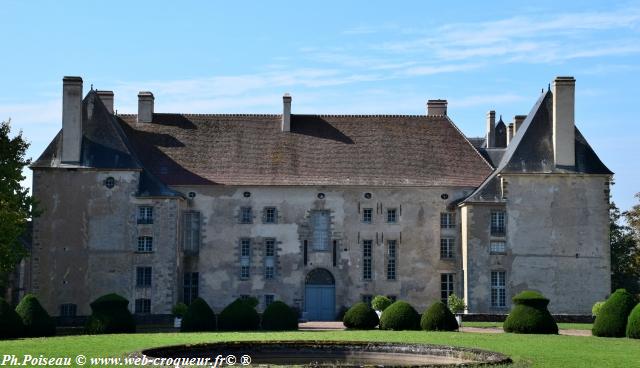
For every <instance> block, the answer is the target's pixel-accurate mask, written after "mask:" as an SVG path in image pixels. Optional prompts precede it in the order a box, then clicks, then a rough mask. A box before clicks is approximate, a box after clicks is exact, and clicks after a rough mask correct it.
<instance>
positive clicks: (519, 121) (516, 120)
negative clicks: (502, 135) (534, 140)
mask: <svg viewBox="0 0 640 368" xmlns="http://www.w3.org/2000/svg"><path fill="white" fill-rule="evenodd" d="M526 118H527V115H516V116H514V117H513V123H514V124H515V125H514V128H513V135H516V133H517V132H519V131H520V126H521V125H522V123H523V122H524V119H526Z"/></svg>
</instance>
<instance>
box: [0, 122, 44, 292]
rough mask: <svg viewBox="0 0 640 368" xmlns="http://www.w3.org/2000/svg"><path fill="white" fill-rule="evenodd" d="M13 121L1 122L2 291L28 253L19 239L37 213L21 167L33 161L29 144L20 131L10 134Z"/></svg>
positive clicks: (0, 248) (0, 268)
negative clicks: (29, 156)
mask: <svg viewBox="0 0 640 368" xmlns="http://www.w3.org/2000/svg"><path fill="white" fill-rule="evenodd" d="M9 123H10V120H9V121H6V122H5V121H3V122H2V123H0V290H3V289H5V288H6V286H7V285H6V283H7V279H8V275H9V274H10V273H11V272H12V271H13V270H14V268H15V266H16V265H17V264H18V263H19V262H20V260H21V259H22V258H23V257H24V256H25V255H26V254H27V252H26V250H25V249H24V247H23V246H22V244H21V243H20V241H19V237H20V235H22V234H23V233H24V231H25V229H26V227H27V221H28V220H29V218H31V217H32V216H34V215H36V213H35V202H34V200H33V198H32V197H31V196H30V195H29V189H28V188H23V187H22V186H21V185H20V182H21V181H22V180H24V178H25V177H24V176H23V175H22V170H23V168H24V167H26V166H27V165H29V164H30V163H31V160H30V159H27V158H25V152H26V150H27V148H28V147H29V143H28V142H27V141H25V139H24V138H23V137H22V132H19V133H18V134H17V135H16V136H15V137H13V138H11V137H10V134H9V133H10V132H11V127H10V124H9Z"/></svg>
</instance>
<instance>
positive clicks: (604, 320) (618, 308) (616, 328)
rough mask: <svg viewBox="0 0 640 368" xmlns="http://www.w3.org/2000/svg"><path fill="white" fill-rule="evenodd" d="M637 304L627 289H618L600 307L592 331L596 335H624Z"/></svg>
mask: <svg viewBox="0 0 640 368" xmlns="http://www.w3.org/2000/svg"><path fill="white" fill-rule="evenodd" d="M635 305H636V299H635V297H634V296H633V295H632V294H630V293H629V292H628V291H626V290H625V289H618V290H616V291H615V292H614V293H613V294H611V296H610V297H609V299H607V301H606V302H605V303H604V305H603V306H602V308H600V312H598V316H597V317H596V320H595V322H594V323H593V328H592V329H591V332H592V333H593V335H594V336H601V337H624V336H625V334H626V329H627V320H628V318H629V314H630V313H631V310H632V309H633V307H634V306H635Z"/></svg>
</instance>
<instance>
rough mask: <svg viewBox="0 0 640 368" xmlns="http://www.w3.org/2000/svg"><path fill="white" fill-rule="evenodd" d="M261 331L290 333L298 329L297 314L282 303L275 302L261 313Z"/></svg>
mask: <svg viewBox="0 0 640 368" xmlns="http://www.w3.org/2000/svg"><path fill="white" fill-rule="evenodd" d="M262 329H264V330H269V331H290V330H297V329H298V313H297V312H296V311H295V310H294V309H293V308H291V307H289V306H288V305H287V304H285V303H284V302H281V301H279V300H276V301H275V302H273V303H271V304H269V306H268V307H267V309H265V310H264V313H262Z"/></svg>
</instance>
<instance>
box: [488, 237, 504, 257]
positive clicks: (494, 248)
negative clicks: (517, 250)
mask: <svg viewBox="0 0 640 368" xmlns="http://www.w3.org/2000/svg"><path fill="white" fill-rule="evenodd" d="M489 251H490V253H491V254H505V253H506V252H507V242H505V241H503V240H492V241H491V242H490V243H489Z"/></svg>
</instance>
